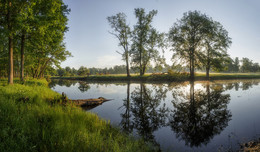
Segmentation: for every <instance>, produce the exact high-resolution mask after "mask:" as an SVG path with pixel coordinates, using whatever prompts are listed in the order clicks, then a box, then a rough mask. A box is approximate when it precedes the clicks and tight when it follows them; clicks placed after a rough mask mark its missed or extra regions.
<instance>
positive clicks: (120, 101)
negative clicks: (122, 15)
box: [50, 79, 260, 151]
mask: <svg viewBox="0 0 260 152" xmlns="http://www.w3.org/2000/svg"><path fill="white" fill-rule="evenodd" d="M259 82H260V80H256V79H255V80H231V81H214V82H195V84H194V82H183V83H171V84H144V83H116V84H114V83H113V84H111V83H88V82H82V81H68V80H56V81H55V82H52V83H51V84H50V87H52V88H54V90H57V91H59V92H63V90H64V91H66V93H67V94H68V96H69V97H70V98H71V97H72V98H75V99H78V98H92V97H93V96H104V97H107V98H111V99H114V101H113V102H109V103H107V104H103V105H102V106H99V107H97V108H94V109H92V110H91V111H92V112H95V113H97V114H98V115H99V116H100V117H102V118H105V119H107V120H111V122H112V123H116V124H118V125H119V126H120V127H121V128H122V130H124V131H125V132H127V133H130V134H134V135H136V134H138V135H139V136H142V137H143V138H144V139H145V140H149V141H151V142H153V143H154V144H157V145H158V147H159V144H161V146H162V147H161V148H162V149H163V150H167V149H168V147H171V146H172V147H173V148H174V149H171V148H169V151H182V150H184V149H185V150H184V151H189V150H192V149H193V148H194V149H197V150H198V151H203V150H204V151H209V149H216V147H219V146H220V145H224V146H228V145H227V142H226V138H227V135H229V134H230V133H231V132H234V133H236V135H237V137H236V138H238V139H239V140H240V139H241V138H242V137H244V136H246V137H250V136H251V134H253V135H255V134H257V131H258V132H259V130H258V129H255V130H256V131H254V129H250V130H248V129H247V128H250V124H251V123H252V122H253V123H254V125H256V127H255V128H259V124H260V122H259V121H258V120H259V119H257V118H258V117H257V115H259V112H258V111H259V110H258V109H257V108H258V107H259V102H256V100H258V99H259V95H258V94H259V93H258V92H257V89H259V86H257V85H259ZM55 85H58V86H66V87H57V88H56V89H55ZM67 87H70V88H67ZM250 88H253V89H250ZM58 89H59V90H58ZM62 89H63V90H62ZM248 89H250V91H245V90H248ZM74 90H76V91H74ZM237 91H239V92H237ZM85 92H88V93H85ZM230 95H231V96H232V101H231V102H230V99H231V97H230ZM245 101H246V102H245ZM228 107H229V108H228ZM231 110H232V115H233V116H232V115H231ZM248 111H250V112H248ZM231 117H232V121H231ZM228 125H229V126H228ZM227 126H228V127H227ZM248 126H249V127H248ZM233 128H234V129H233ZM244 128H245V129H244ZM251 130H252V131H251ZM250 133H251V134H250ZM218 134H220V135H219V136H216V135H218ZM214 137H216V138H214ZM166 138H167V139H166ZM213 138H214V139H213ZM175 139H178V140H180V142H179V143H177V142H176V140H175ZM232 140H233V141H235V139H234V138H233V137H232ZM184 143H185V144H184ZM176 144H177V145H176ZM185 145H186V146H185ZM204 145H205V146H204ZM178 146H179V148H180V149H178ZM176 147H177V148H176ZM191 147H192V148H191ZM196 147H197V148H196ZM182 148H183V149H182ZM236 148H237V147H236Z"/></svg>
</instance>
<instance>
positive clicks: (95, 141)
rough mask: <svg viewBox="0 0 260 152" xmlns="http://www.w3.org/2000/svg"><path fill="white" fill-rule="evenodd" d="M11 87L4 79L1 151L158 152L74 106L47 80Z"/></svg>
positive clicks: (0, 89)
mask: <svg viewBox="0 0 260 152" xmlns="http://www.w3.org/2000/svg"><path fill="white" fill-rule="evenodd" d="M18 83H19V81H18V80H16V81H15V84H14V85H8V84H7V80H0V122H1V123H0V128H1V130H0V141H1V144H0V151H1V152H5V151H17V152H19V151H102V152H103V151H109V152H110V151H155V150H156V149H155V147H153V146H151V144H149V143H146V142H144V141H143V140H141V139H135V138H134V137H130V136H128V135H126V134H124V133H122V132H120V131H119V129H117V128H114V127H112V126H111V125H110V123H109V122H107V121H104V120H101V119H100V118H99V117H98V116H97V115H95V114H92V113H90V112H85V111H83V110H82V109H81V108H78V107H76V106H73V105H69V106H64V105H61V104H59V103H60V102H61V95H60V94H58V93H56V92H54V91H52V90H51V89H50V88H48V86H47V85H48V83H47V81H46V80H28V81H26V82H25V84H23V85H22V84H18Z"/></svg>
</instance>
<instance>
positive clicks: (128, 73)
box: [125, 52, 130, 77]
mask: <svg viewBox="0 0 260 152" xmlns="http://www.w3.org/2000/svg"><path fill="white" fill-rule="evenodd" d="M125 58H126V60H125V61H126V73H127V77H130V70H129V61H128V60H129V59H128V52H127V53H126V57H125Z"/></svg>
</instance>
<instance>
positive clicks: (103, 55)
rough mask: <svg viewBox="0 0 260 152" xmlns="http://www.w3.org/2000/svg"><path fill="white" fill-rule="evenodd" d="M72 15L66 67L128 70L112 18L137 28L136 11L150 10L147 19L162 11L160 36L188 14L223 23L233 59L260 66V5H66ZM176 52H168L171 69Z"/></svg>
mask: <svg viewBox="0 0 260 152" xmlns="http://www.w3.org/2000/svg"><path fill="white" fill-rule="evenodd" d="M64 3H65V4H66V5H68V7H69V8H70V9H71V12H70V14H69V15H68V19H69V21H68V27H69V31H68V32H67V33H66V34H65V43H66V48H67V50H68V51H70V52H71V53H72V55H73V57H70V58H68V59H67V60H66V61H64V62H63V63H62V64H61V66H62V67H66V66H70V67H74V68H79V67H80V66H85V67H88V68H90V67H98V68H104V67H112V66H114V65H122V64H124V62H123V61H122V60H121V59H122V58H121V55H120V54H118V53H117V52H116V51H122V49H121V48H120V47H119V46H118V41H117V39H116V38H115V37H114V36H113V35H111V34H110V33H109V31H112V29H111V27H110V26H109V24H108V21H107V17H108V16H112V15H116V14H117V13H119V12H123V13H125V14H126V16H127V23H128V24H129V25H130V27H131V28H133V25H134V24H135V23H136V18H135V15H134V9H135V8H144V9H145V11H146V13H148V12H149V11H151V10H153V9H154V10H157V11H158V13H157V15H156V16H155V17H154V20H153V22H152V25H153V27H155V28H156V29H157V30H158V31H160V32H166V33H168V31H169V29H170V28H171V27H172V26H173V24H174V23H175V22H176V21H177V20H178V19H181V18H182V16H183V13H185V12H188V11H194V10H198V11H200V12H201V13H205V14H207V15H208V16H209V17H212V18H213V20H215V21H218V22H220V23H221V24H222V25H223V27H224V28H225V29H226V30H227V31H228V33H229V37H231V38H232V45H231V46H230V48H229V49H228V50H227V51H228V53H229V54H230V56H231V57H232V58H235V57H239V58H240V59H242V57H247V58H249V59H251V60H253V62H258V63H260V0H64ZM172 54H173V53H172V52H171V51H166V52H165V57H166V61H167V63H168V64H171V63H172V62H171V56H172Z"/></svg>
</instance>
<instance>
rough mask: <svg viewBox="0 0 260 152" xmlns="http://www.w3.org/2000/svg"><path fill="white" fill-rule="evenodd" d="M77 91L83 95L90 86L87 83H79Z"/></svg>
mask: <svg viewBox="0 0 260 152" xmlns="http://www.w3.org/2000/svg"><path fill="white" fill-rule="evenodd" d="M78 89H79V90H80V91H81V92H82V93H83V92H87V91H88V90H89V89H90V85H89V84H88V83H87V82H84V81H80V82H79V87H78Z"/></svg>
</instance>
